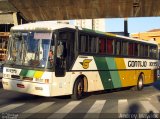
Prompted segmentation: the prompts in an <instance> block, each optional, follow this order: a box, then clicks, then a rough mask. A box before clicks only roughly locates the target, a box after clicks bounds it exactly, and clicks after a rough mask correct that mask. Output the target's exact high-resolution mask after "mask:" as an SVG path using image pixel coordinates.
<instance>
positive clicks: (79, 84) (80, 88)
mask: <svg viewBox="0 0 160 119" xmlns="http://www.w3.org/2000/svg"><path fill="white" fill-rule="evenodd" d="M83 94H84V81H83V80H82V79H77V80H76V82H75V84H74V87H73V94H72V96H71V97H72V99H75V100H79V99H81V98H82V97H83Z"/></svg>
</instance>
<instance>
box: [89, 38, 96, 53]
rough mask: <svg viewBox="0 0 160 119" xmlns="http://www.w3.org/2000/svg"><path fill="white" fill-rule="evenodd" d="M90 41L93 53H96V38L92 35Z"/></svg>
mask: <svg viewBox="0 0 160 119" xmlns="http://www.w3.org/2000/svg"><path fill="white" fill-rule="evenodd" d="M90 42H91V46H90V48H91V53H96V38H94V37H92V38H90Z"/></svg>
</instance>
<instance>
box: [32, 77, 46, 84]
mask: <svg viewBox="0 0 160 119" xmlns="http://www.w3.org/2000/svg"><path fill="white" fill-rule="evenodd" d="M35 81H36V82H41V83H46V84H49V79H41V78H35Z"/></svg>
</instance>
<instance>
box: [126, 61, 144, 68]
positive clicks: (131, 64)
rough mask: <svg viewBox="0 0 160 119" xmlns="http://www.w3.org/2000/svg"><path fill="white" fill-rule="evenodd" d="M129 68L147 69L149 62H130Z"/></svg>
mask: <svg viewBox="0 0 160 119" xmlns="http://www.w3.org/2000/svg"><path fill="white" fill-rule="evenodd" d="M128 67H147V61H128Z"/></svg>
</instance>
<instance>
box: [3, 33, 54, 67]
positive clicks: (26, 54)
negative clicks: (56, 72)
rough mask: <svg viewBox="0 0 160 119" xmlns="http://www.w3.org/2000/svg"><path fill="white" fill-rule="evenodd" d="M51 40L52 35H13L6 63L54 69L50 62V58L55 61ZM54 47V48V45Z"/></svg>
mask: <svg viewBox="0 0 160 119" xmlns="http://www.w3.org/2000/svg"><path fill="white" fill-rule="evenodd" d="M51 40H52V33H41V32H13V33H11V38H10V41H9V44H8V58H7V62H6V63H8V64H13V65H24V66H30V67H41V68H50V67H52V66H51V65H53V64H51V61H50V62H48V61H49V57H51V58H52V60H53V49H52V51H51V50H50V44H51ZM52 42H53V41H52ZM52 47H54V45H53V43H52ZM49 63H50V64H49Z"/></svg>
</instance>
